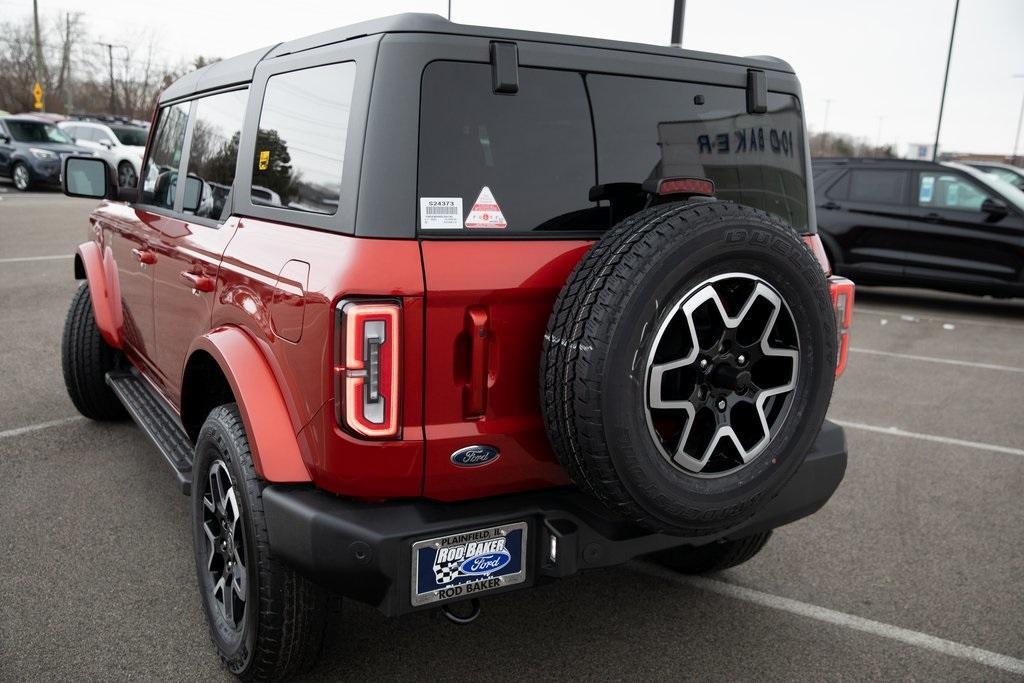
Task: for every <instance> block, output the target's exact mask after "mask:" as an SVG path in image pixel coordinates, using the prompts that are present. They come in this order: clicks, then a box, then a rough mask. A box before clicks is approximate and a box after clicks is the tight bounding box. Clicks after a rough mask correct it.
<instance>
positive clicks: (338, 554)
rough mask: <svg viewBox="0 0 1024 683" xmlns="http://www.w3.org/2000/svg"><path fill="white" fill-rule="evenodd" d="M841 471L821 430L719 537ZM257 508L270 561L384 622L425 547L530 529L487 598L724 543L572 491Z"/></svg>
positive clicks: (780, 519)
mask: <svg viewBox="0 0 1024 683" xmlns="http://www.w3.org/2000/svg"><path fill="white" fill-rule="evenodd" d="M845 471H846V438H845V435H844V434H843V430H842V429H841V428H840V427H839V426H838V425H835V424H832V423H830V422H826V423H825V425H824V426H823V427H822V430H821V433H820V434H819V435H818V438H817V440H816V441H815V444H814V446H813V447H812V449H811V452H810V453H809V454H808V456H807V459H806V461H805V462H804V463H803V464H802V465H801V467H800V469H799V470H797V473H796V474H795V475H794V476H793V478H792V480H790V482H789V483H788V484H787V485H786V487H785V488H783V490H782V491H781V493H779V495H778V496H777V497H776V498H775V499H774V500H772V502H771V503H769V504H768V505H767V506H766V507H764V508H763V509H762V510H761V511H760V512H759V513H758V514H757V515H756V516H754V517H753V518H751V519H749V520H747V521H746V522H745V523H744V524H742V525H741V526H740V527H737V528H736V529H733V530H731V531H730V532H728V533H727V534H725V535H724V536H725V537H727V538H738V537H742V536H747V535H750V534H754V533H758V532H762V531H767V530H769V529H774V528H775V527H779V526H782V525H783V524H789V523H790V522H794V521H796V520H798V519H801V518H803V517H806V516H808V515H810V514H812V513H814V512H816V511H817V510H818V509H820V508H821V507H822V506H823V505H824V504H825V502H826V501H828V499H829V498H830V497H831V496H832V494H833V493H834V492H835V490H836V488H837V487H838V486H839V483H840V481H842V478H843V474H844V473H845ZM263 508H264V513H265V515H266V520H267V528H268V531H269V534H270V544H271V548H272V549H273V552H274V554H275V555H277V556H278V557H280V558H282V559H283V560H285V561H286V562H288V563H290V564H292V565H293V566H295V567H296V568H297V569H299V570H300V571H301V572H303V573H304V574H306V575H307V576H309V577H310V578H312V579H314V580H316V581H319V582H321V583H323V584H325V585H327V586H329V587H330V588H332V589H333V590H336V591H337V592H338V593H340V594H341V595H343V596H345V597H348V598H351V599H354V600H358V601H360V602H364V603H367V604H370V605H373V606H375V607H377V608H378V609H380V610H381V611H382V612H384V613H385V614H388V615H396V614H402V613H405V612H411V611H413V610H415V609H417V608H416V607H414V606H413V605H412V603H411V599H410V586H411V580H412V568H411V563H410V558H411V553H412V544H413V543H414V542H415V541H417V540H421V539H425V538H434V537H439V536H444V535H448V534H452V533H455V532H459V531H469V530H473V529H479V528H484V527H488V526H494V525H499V524H503V523H507V522H517V521H525V522H527V524H528V534H527V539H528V545H527V553H526V559H525V567H526V580H525V581H524V582H523V583H520V584H517V585H514V586H507V587H503V588H499V589H497V590H494V591H492V593H497V592H503V591H506V590H515V589H517V588H526V587H530V586H533V585H535V584H536V583H538V582H540V581H544V580H547V579H554V578H560V577H565V576H570V575H572V574H575V573H577V572H579V571H581V570H584V569H592V568H596V567H607V566H611V565H617V564H622V563H624V562H628V561H629V560H631V559H633V558H635V557H637V556H639V555H644V554H647V553H651V552H654V551H657V550H663V549H665V548H670V547H673V546H678V545H685V544H697V543H701V544H702V543H707V542H711V541H713V540H716V539H717V538H721V537H722V536H718V537H716V536H711V537H702V538H700V539H699V540H694V539H686V538H681V537H678V536H667V535H664V534H653V533H649V532H647V531H644V530H643V529H639V528H637V527H635V526H632V525H629V524H625V523H623V522H620V521H617V520H613V519H611V518H610V517H609V515H608V513H607V512H606V511H605V510H604V508H603V507H602V506H601V505H600V504H599V503H597V502H596V501H594V500H593V499H591V498H590V497H588V496H586V495H584V494H582V493H580V492H578V491H576V490H574V489H552V490H545V491H537V492H530V493H524V494H515V495H509V496H501V497H497V498H488V499H484V500H476V501H468V502H463V503H435V502H432V501H426V500H404V501H391V502H385V503H364V502H359V501H353V500H348V499H344V498H338V497H335V496H333V495H331V494H329V493H326V492H324V491H320V490H318V489H314V488H310V487H304V486H303V487H299V486H288V485H273V486H269V487H267V488H266V489H265V490H264V492H263ZM553 536H554V537H555V540H556V544H557V548H558V551H557V560H556V561H554V562H552V561H550V560H549V549H550V547H551V543H552V537H553ZM434 606H436V603H435V605H434Z"/></svg>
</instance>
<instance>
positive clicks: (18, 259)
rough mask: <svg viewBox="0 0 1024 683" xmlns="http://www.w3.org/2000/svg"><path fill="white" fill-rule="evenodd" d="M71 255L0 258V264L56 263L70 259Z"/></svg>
mask: <svg viewBox="0 0 1024 683" xmlns="http://www.w3.org/2000/svg"><path fill="white" fill-rule="evenodd" d="M72 256H73V255H72V254H55V255H53V256H18V257H16V258H0V263H26V262H28V261H57V260H58V259H69V258H72Z"/></svg>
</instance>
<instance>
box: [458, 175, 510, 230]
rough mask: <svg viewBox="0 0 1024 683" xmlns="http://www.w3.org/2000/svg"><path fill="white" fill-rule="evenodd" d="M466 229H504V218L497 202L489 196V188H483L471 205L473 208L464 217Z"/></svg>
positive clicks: (505, 223) (506, 224) (505, 224)
mask: <svg viewBox="0 0 1024 683" xmlns="http://www.w3.org/2000/svg"><path fill="white" fill-rule="evenodd" d="M466 227H467V228H506V227H508V223H507V222H505V216H504V215H503V214H502V213H501V207H499V206H498V201H497V200H496V199H495V198H494V195H493V194H491V188H489V187H487V186H486V185H485V186H484V189H482V190H480V196H479V197H477V198H476V201H475V202H474V203H473V208H472V209H470V210H469V215H468V216H466Z"/></svg>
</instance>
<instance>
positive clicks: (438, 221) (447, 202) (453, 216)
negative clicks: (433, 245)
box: [420, 197, 462, 230]
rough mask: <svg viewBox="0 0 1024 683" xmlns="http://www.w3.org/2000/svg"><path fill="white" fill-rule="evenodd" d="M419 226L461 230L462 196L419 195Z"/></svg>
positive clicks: (427, 228)
mask: <svg viewBox="0 0 1024 683" xmlns="http://www.w3.org/2000/svg"><path fill="white" fill-rule="evenodd" d="M420 227H421V228H423V229H424V230H430V229H435V230H436V229H441V230H461V229H462V197H420Z"/></svg>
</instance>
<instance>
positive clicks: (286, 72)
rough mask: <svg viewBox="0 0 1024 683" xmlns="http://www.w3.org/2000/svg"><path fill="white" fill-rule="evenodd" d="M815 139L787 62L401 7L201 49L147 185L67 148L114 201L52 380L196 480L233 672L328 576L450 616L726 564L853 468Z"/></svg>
mask: <svg viewBox="0 0 1024 683" xmlns="http://www.w3.org/2000/svg"><path fill="white" fill-rule="evenodd" d="M809 168H810V162H809V155H808V149H807V144H806V138H805V134H804V124H803V114H802V104H801V96H800V86H799V83H798V81H797V78H796V76H795V75H794V74H793V72H792V70H791V68H790V67H789V66H788V65H786V64H785V63H784V62H782V61H779V60H777V59H773V58H767V57H759V58H735V57H725V56H719V55H712V54H703V53H696V52H688V51H685V50H679V49H674V48H663V47H653V46H648V45H636V44H629V43H619V42H611V41H604V40H594V39H588V38H575V37H567V36H559V35H548V34H540V33H526V32H517V31H506V30H495V29H489V28H480V27H471V26H460V25H456V24H451V23H449V22H447V21H444V20H443V19H441V18H439V17H435V16H427V15H403V16H398V17H392V18H388V19H382V20H378V21H372V22H368V23H364V24H358V25H355V26H351V27H347V28H341V29H337V30H333V31H327V32H325V33H320V34H317V35H314V36H310V37H308V38H302V39H299V40H293V41H291V42H287V43H282V44H279V45H275V46H273V47H270V48H267V49H263V50H258V51H256V52H251V53H249V54H245V55H242V56H239V57H235V58H233V59H229V60H226V61H222V62H217V63H215V64H213V65H211V66H207V67H205V68H203V69H200V70H199V71H196V72H194V73H192V74H189V75H187V76H185V77H184V78H182V79H181V80H179V81H177V82H176V83H174V84H173V85H171V86H170V87H169V88H168V89H167V90H166V91H165V92H164V93H163V94H162V95H161V96H160V100H159V103H158V106H157V108H156V111H155V113H154V116H153V125H152V128H151V132H150V135H149V142H148V145H147V151H146V156H145V163H144V168H143V173H142V175H141V178H140V185H139V187H138V188H131V189H127V188H118V186H117V182H116V171H115V170H114V169H111V168H109V167H108V166H107V165H106V162H104V161H103V160H102V159H98V158H95V157H88V158H87V157H69V158H68V159H66V160H65V162H64V169H63V182H64V187H65V192H66V193H67V194H69V195H72V196H86V197H96V198H102V199H103V200H104V201H102V203H101V204H100V205H99V206H98V207H97V208H96V210H95V211H94V212H93V214H92V218H91V221H90V222H91V230H90V234H89V240H88V241H87V242H85V243H84V244H82V245H81V246H80V247H79V248H78V252H77V255H76V256H75V262H74V269H75V277H76V278H78V279H80V280H84V283H83V284H82V285H81V287H80V288H79V289H78V292H77V294H76V295H75V297H74V300H73V302H72V304H71V310H70V312H69V314H68V318H67V323H66V326H65V328H64V340H63V367H64V377H65V381H66V383H67V389H68V393H69V394H70V396H71V399H72V400H73V401H74V404H75V406H76V407H77V408H78V410H79V411H81V413H82V414H83V415H85V416H86V417H89V418H93V419H95V420H114V419H119V418H122V417H123V416H126V415H129V416H131V417H132V418H134V419H135V421H136V422H138V424H139V425H140V426H141V427H142V429H143V430H144V431H145V432H146V433H147V434H148V435H149V436H150V437H151V438H152V440H153V442H154V444H155V445H156V447H157V449H159V451H160V452H161V453H162V454H163V456H164V457H165V458H166V460H167V462H168V463H169V464H170V465H171V467H172V469H173V471H174V473H175V474H176V476H177V479H178V482H179V484H180V486H181V488H182V490H183V491H184V492H185V493H186V494H191V496H192V531H193V537H194V545H195V562H196V571H197V575H198V581H199V590H200V593H201V595H202V600H203V605H204V607H205V611H206V614H207V617H208V619H209V624H210V631H211V634H212V637H213V641H214V643H215V645H216V647H217V650H218V651H219V653H220V656H221V657H222V658H223V660H224V662H225V663H226V664H227V666H228V668H229V669H230V670H231V671H232V672H234V673H236V674H239V675H241V676H245V677H248V678H260V677H264V678H275V677H280V676H283V675H286V674H289V673H294V672H295V671H296V670H298V669H299V668H301V667H304V666H307V665H309V664H310V663H311V662H312V659H313V657H314V655H315V653H316V652H317V649H318V647H319V645H320V643H321V641H322V638H323V633H324V624H325V610H326V605H327V604H328V600H327V599H326V598H327V596H329V595H336V596H337V595H340V596H342V597H344V598H349V599H352V600H357V601H361V602H364V603H368V604H370V605H373V606H376V607H377V608H379V609H380V610H381V611H382V612H384V613H385V614H388V615H398V614H402V613H407V612H411V611H413V610H418V609H427V608H432V607H440V608H442V609H443V610H445V612H446V613H447V614H448V615H449V617H450V618H452V619H453V620H457V621H468V620H471V619H472V618H473V617H474V616H475V615H476V614H477V613H478V612H479V601H478V598H480V597H483V596H486V595H488V594H494V593H500V592H504V591H510V590H515V589H519V588H526V587H530V586H534V585H536V584H538V583H540V582H542V581H548V580H551V579H554V578H558V577H564V576H568V575H571V574H575V573H577V572H580V571H583V570H586V569H590V568H595V567H605V566H609V565H615V564H620V563H623V562H626V561H628V560H630V559H632V558H635V557H639V556H651V557H652V558H654V559H655V560H656V561H658V562H661V563H663V564H665V565H667V566H670V567H674V568H676V569H678V570H679V571H683V572H704V571H711V570H717V569H722V568H725V567H730V566H734V565H736V564H739V563H741V562H743V561H745V560H747V559H749V558H750V557H752V556H753V555H754V554H755V553H756V552H757V551H758V550H759V549H760V548H761V546H762V545H763V544H764V543H765V541H766V540H767V538H768V535H769V533H770V532H771V530H772V529H773V528H775V527H777V526H780V525H782V524H786V523H789V522H792V521H794V520H796V519H799V518H801V517H804V516H806V515H809V514H811V513H813V512H814V511H816V510H817V509H818V508H820V507H821V506H822V505H823V504H824V503H825V501H826V500H828V498H829V497H830V496H831V495H832V493H833V492H834V491H835V489H836V487H837V486H838V485H839V482H840V480H841V479H842V476H843V473H844V470H845V466H846V448H845V442H844V437H843V433H842V431H841V430H840V429H839V427H837V426H835V425H833V424H830V423H828V422H825V421H824V417H825V411H826V409H827V408H828V404H829V399H830V397H831V393H832V386H833V383H834V381H835V377H836V376H837V375H838V374H840V373H841V372H842V369H843V365H844V363H845V357H846V348H847V343H848V342H847V339H848V336H847V335H848V329H849V324H850V314H851V307H852V303H853V285H852V283H850V282H849V281H847V280H842V279H839V278H834V277H832V278H830V277H829V266H828V262H827V260H826V259H825V257H824V252H823V250H822V248H821V244H820V242H819V240H818V238H817V236H816V234H815V231H816V230H815V215H814V206H813V202H811V201H810V200H811V199H812V198H813V197H814V193H813V191H812V187H811V173H810V172H809ZM453 604H455V605H456V606H457V607H458V608H459V609H455V608H453V607H452V605H453ZM466 607H468V608H469V611H464V610H465V608H466Z"/></svg>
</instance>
